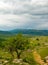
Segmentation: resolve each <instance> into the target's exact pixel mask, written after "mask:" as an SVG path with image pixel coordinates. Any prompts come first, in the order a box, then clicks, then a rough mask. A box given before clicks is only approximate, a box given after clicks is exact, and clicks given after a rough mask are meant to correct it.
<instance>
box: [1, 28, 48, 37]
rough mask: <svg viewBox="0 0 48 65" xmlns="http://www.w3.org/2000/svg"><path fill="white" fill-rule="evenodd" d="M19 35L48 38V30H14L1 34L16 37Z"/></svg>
mask: <svg viewBox="0 0 48 65" xmlns="http://www.w3.org/2000/svg"><path fill="white" fill-rule="evenodd" d="M18 33H22V34H30V35H44V36H48V30H33V29H14V30H10V31H0V34H4V35H15V34H18Z"/></svg>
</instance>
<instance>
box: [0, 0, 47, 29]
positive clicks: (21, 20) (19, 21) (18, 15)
mask: <svg viewBox="0 0 48 65" xmlns="http://www.w3.org/2000/svg"><path fill="white" fill-rule="evenodd" d="M12 29H48V0H0V30H12Z"/></svg>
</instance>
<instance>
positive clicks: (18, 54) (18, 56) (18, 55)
mask: <svg viewBox="0 0 48 65" xmlns="http://www.w3.org/2000/svg"><path fill="white" fill-rule="evenodd" d="M16 53H17V58H18V59H20V55H21V52H20V53H19V52H18V50H16Z"/></svg>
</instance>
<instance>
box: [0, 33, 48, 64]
mask: <svg viewBox="0 0 48 65" xmlns="http://www.w3.org/2000/svg"><path fill="white" fill-rule="evenodd" d="M34 53H35V54H34ZM34 55H35V56H38V57H39V59H40V57H41V59H40V60H41V62H42V60H44V59H45V57H46V56H48V36H32V37H30V36H26V35H22V34H17V35H14V36H0V65H1V64H2V65H40V63H38V62H36V57H35V56H34Z"/></svg>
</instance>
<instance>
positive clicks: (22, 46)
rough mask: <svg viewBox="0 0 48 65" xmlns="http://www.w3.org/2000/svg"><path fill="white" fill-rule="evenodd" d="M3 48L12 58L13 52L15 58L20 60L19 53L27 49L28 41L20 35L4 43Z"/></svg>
mask: <svg viewBox="0 0 48 65" xmlns="http://www.w3.org/2000/svg"><path fill="white" fill-rule="evenodd" d="M4 46H5V48H6V49H7V50H8V51H9V52H10V53H11V55H12V56H13V57H14V55H13V52H14V51H15V52H16V54H17V58H18V59H20V55H21V53H22V52H23V51H24V50H27V49H28V48H29V39H28V38H27V37H25V36H23V35H22V34H17V35H16V37H11V38H9V39H8V40H7V41H5V42H4Z"/></svg>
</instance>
